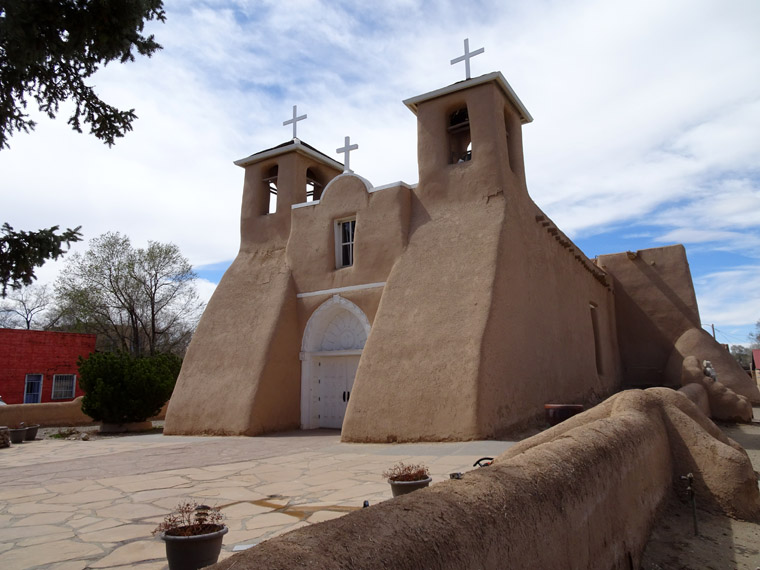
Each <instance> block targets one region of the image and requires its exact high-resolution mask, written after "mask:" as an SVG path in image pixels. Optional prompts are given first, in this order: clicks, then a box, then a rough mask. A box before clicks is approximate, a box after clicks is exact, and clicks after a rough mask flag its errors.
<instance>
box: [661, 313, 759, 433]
mask: <svg viewBox="0 0 760 570" xmlns="http://www.w3.org/2000/svg"><path fill="white" fill-rule="evenodd" d="M689 356H693V357H695V358H696V360H697V361H698V363H699V365H700V367H701V364H702V362H703V361H704V360H709V361H710V362H711V363H712V365H713V368H714V369H715V373H716V376H717V380H718V381H719V382H720V384H722V385H723V386H725V387H726V388H729V389H730V390H731V391H733V392H735V393H736V394H739V395H741V396H744V397H746V398H747V399H748V400H749V401H750V402H751V403H760V391H758V387H757V384H756V383H755V382H753V381H752V378H750V377H749V376H747V373H746V372H744V370H743V369H742V367H741V366H740V365H739V364H738V363H737V362H736V360H735V359H734V357H733V356H731V353H730V352H729V351H728V350H726V349H725V347H723V346H721V345H719V344H718V343H717V342H715V340H714V339H713V338H712V337H711V336H710V335H709V334H708V333H707V331H705V330H703V329H702V328H690V329H688V330H686V331H684V333H683V334H681V335H680V336H679V338H678V339H677V340H676V342H675V343H674V347H673V351H672V353H671V355H670V359H669V361H668V365H667V375H668V376H669V377H673V376H677V374H678V372H679V368H680V367H681V366H686V361H685V359H686V358H688V357H689ZM745 408H747V407H746V406H745ZM743 415H744V416H746V417H748V418H749V419H751V418H752V408H751V406H749V407H748V409H745V410H744V413H743ZM726 419H728V418H726ZM747 421H748V420H747Z"/></svg>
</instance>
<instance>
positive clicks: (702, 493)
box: [214, 388, 760, 570]
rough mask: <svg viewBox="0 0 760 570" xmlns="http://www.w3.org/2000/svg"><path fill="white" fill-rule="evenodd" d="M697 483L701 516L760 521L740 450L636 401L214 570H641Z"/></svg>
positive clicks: (716, 433)
mask: <svg viewBox="0 0 760 570" xmlns="http://www.w3.org/2000/svg"><path fill="white" fill-rule="evenodd" d="M689 472H691V473H694V475H695V487H696V492H697V496H698V497H699V500H700V504H701V505H704V506H708V507H711V508H715V509H720V510H722V511H723V512H726V513H728V514H731V515H734V516H738V517H743V518H747V519H752V520H756V519H757V517H758V513H760V496H759V494H758V488H757V480H756V477H755V473H754V471H753V470H752V466H751V464H750V462H749V458H748V457H747V455H746V453H745V452H744V450H743V449H741V447H739V446H738V445H737V444H735V443H733V442H731V441H730V440H728V439H727V438H726V437H725V436H724V435H723V434H722V432H721V431H720V430H719V429H718V428H717V427H715V425H714V424H712V422H710V420H708V419H707V418H706V417H705V416H704V414H702V412H700V411H699V409H698V408H697V407H696V406H695V405H694V404H693V403H692V402H691V401H690V400H689V399H688V398H687V397H686V396H685V395H683V394H680V393H678V392H675V391H673V390H669V389H666V388H653V389H651V390H647V391H639V390H634V391H629V392H623V393H621V394H618V395H616V396H613V397H612V398H610V399H609V400H607V401H605V402H603V403H602V404H600V405H599V406H597V407H596V408H593V409H592V410H589V411H588V412H586V413H584V414H581V415H578V416H575V417H573V418H571V419H569V420H567V421H566V422H563V423H562V424H559V425H558V426H556V427H554V428H552V429H550V430H548V431H546V432H543V433H541V434H539V435H537V436H535V437H532V438H530V439H528V440H525V441H523V442H521V443H519V444H517V445H515V446H514V447H512V448H511V449H509V450H508V451H507V452H506V453H504V454H503V455H501V456H500V457H499V458H497V460H496V461H495V462H494V464H493V465H492V466H490V467H487V468H483V469H476V470H474V471H471V472H469V473H467V474H465V476H464V477H463V478H462V479H461V480H450V481H444V482H442V483H438V484H435V485H433V486H431V487H430V488H428V489H423V490H420V491H416V492H415V493H413V494H411V495H406V496H401V497H397V498H395V499H392V500H389V501H385V502H383V503H380V504H378V505H375V506H373V507H370V508H368V509H361V510H359V511H355V512H353V513H350V514H348V515H346V516H344V517H341V518H340V519H336V520H332V521H328V522H325V523H321V524H317V525H312V526H308V527H305V528H302V529H299V530H296V531H293V532H291V533H288V534H286V535H282V536H279V537H276V538H273V539H271V540H268V541H266V542H264V543H262V544H260V545H258V546H256V547H254V548H252V549H250V550H247V551H245V552H241V553H240V554H237V555H235V556H232V557H230V558H228V559H226V560H224V561H223V562H220V563H219V564H217V565H216V566H214V568H219V569H223V568H233V567H234V568H235V570H245V569H250V570H253V569H258V568H269V569H272V570H277V569H293V568H306V567H308V568H311V569H314V568H317V569H319V568H324V569H327V568H330V569H335V568H345V569H348V568H351V569H363V568H367V569H369V568H394V569H397V570H404V569H410V570H411V569H417V568H430V569H451V570H454V569H457V570H458V569H461V568H483V569H486V568H494V569H496V568H563V569H564V568H570V569H586V568H591V569H597V568H598V569H600V570H601V569H604V570H609V569H621V570H623V569H625V570H629V569H630V568H638V567H639V565H640V562H641V552H642V551H643V549H644V546H645V545H646V542H647V539H648V537H649V532H650V529H651V527H652V525H653V522H654V519H655V516H656V514H657V510H658V508H659V506H660V505H661V504H662V501H663V500H664V499H665V498H666V497H667V495H668V494H669V493H670V492H671V489H672V488H673V482H674V480H678V478H679V477H680V476H681V475H685V474H686V473H689ZM679 485H680V486H682V482H680V481H679Z"/></svg>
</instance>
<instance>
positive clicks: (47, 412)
mask: <svg viewBox="0 0 760 570" xmlns="http://www.w3.org/2000/svg"><path fill="white" fill-rule="evenodd" d="M20 422H24V423H25V424H26V425H34V424H39V425H41V426H43V427H44V426H83V425H87V424H91V423H93V419H92V418H91V417H90V416H88V415H86V414H85V413H84V412H82V396H80V397H78V398H76V399H74V400H72V401H70V402H44V403H41V404H9V405H7V406H0V425H3V426H14V425H18V424H19V423H20Z"/></svg>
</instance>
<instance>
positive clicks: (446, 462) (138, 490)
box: [0, 430, 512, 570]
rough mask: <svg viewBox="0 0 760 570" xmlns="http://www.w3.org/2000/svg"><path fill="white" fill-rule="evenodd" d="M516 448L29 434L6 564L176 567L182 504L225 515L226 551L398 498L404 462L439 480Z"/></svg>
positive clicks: (7, 529) (0, 471)
mask: <svg viewBox="0 0 760 570" xmlns="http://www.w3.org/2000/svg"><path fill="white" fill-rule="evenodd" d="M510 445H512V443H510V442H504V441H481V442H457V443H431V444H346V443H341V442H340V436H339V434H338V432H337V431H331V430H314V431H308V432H290V433H286V434H278V435H274V436H267V437H255V438H245V437H184V436H162V435H160V434H150V435H131V436H124V437H118V438H109V439H95V440H91V441H67V440H64V441H58V440H37V441H33V442H26V443H23V444H19V445H14V446H13V447H11V448H6V449H2V450H0V568H2V569H3V570H22V569H23V570H26V569H37V568H46V569H48V568H49V569H55V570H81V569H84V568H98V569H100V568H137V569H143V570H153V569H156V570H159V569H164V568H167V565H166V559H165V552H164V544H163V542H162V541H161V540H160V539H158V538H154V537H153V536H152V535H151V531H152V530H153V529H154V528H155V526H156V525H157V524H158V523H159V522H161V521H162V520H163V517H164V515H165V514H166V513H168V512H169V511H171V510H172V509H173V508H174V507H175V506H176V505H177V504H178V503H179V502H180V501H183V500H193V501H197V502H202V503H206V504H211V505H215V506H218V507H220V508H221V510H222V512H223V513H224V514H225V515H226V524H227V526H228V527H229V529H230V531H229V533H227V535H225V537H224V547H223V550H222V555H221V557H220V559H223V558H226V557H227V556H231V555H232V554H233V552H234V551H235V550H240V549H244V548H247V547H250V546H251V545H255V544H257V543H259V542H261V541H263V540H266V539H268V538H271V537H273V536H276V535H278V534H282V533H285V532H288V531H291V530H293V529H296V528H299V527H301V526H305V525H309V524H315V523H318V522H321V521H325V520H329V519H332V518H336V517H340V516H342V515H344V514H345V513H347V512H349V511H351V510H353V509H357V508H361V506H362V504H363V502H364V501H365V500H367V501H369V502H370V504H374V503H377V502H380V501H384V500H387V499H390V498H391V492H390V488H389V486H388V484H387V483H386V482H385V481H384V480H383V479H382V477H381V473H382V472H383V471H384V470H385V469H387V468H388V467H389V466H390V465H392V464H393V463H395V462H396V461H401V460H403V461H406V462H414V463H419V462H422V463H425V464H426V465H428V467H430V471H431V475H432V476H433V482H436V481H440V480H443V479H446V478H448V474H449V473H451V472H455V471H468V470H470V469H472V464H473V462H474V461H475V460H476V459H478V458H480V457H483V456H496V455H498V454H500V453H502V452H503V451H504V450H506V449H507V448H508V447H509V446H510Z"/></svg>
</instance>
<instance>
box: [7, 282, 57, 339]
mask: <svg viewBox="0 0 760 570" xmlns="http://www.w3.org/2000/svg"><path fill="white" fill-rule="evenodd" d="M52 304H53V301H52V298H51V295H50V292H49V290H48V286H47V285H29V286H28V287H24V288H22V289H15V290H13V291H11V293H10V294H9V295H8V296H7V298H6V299H5V300H3V301H2V302H1V303H0V313H2V314H3V316H4V318H2V319H0V323H1V324H2V325H3V326H5V327H8V328H26V329H31V328H39V329H43V328H47V325H48V322H47V319H46V316H47V315H46V312H47V311H48V310H49V309H50V308H51V307H52ZM35 320H36V321H37V323H36V324H37V326H36V327H33V326H32V325H33V324H35V323H34V321H35Z"/></svg>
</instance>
